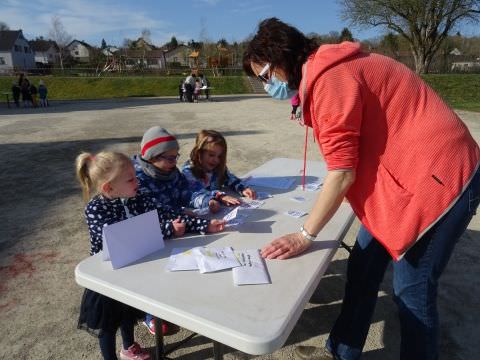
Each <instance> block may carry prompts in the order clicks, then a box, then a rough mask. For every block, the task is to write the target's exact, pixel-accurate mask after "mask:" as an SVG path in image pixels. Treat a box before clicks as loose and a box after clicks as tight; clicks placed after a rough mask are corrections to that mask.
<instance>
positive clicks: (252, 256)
mask: <svg viewBox="0 0 480 360" xmlns="http://www.w3.org/2000/svg"><path fill="white" fill-rule="evenodd" d="M234 252H235V256H236V257H237V259H238V261H240V264H241V266H239V267H236V268H233V269H232V272H233V283H234V284H235V285H255V284H270V276H269V275H268V270H267V266H266V264H265V261H264V260H263V258H262V257H261V256H260V251H259V250H258V249H248V250H235V251H234Z"/></svg>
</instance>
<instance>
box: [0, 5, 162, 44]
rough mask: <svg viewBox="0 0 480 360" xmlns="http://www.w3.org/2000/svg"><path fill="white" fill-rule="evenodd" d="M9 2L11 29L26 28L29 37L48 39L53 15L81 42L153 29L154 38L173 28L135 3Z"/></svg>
mask: <svg viewBox="0 0 480 360" xmlns="http://www.w3.org/2000/svg"><path fill="white" fill-rule="evenodd" d="M5 1H6V4H5V5H2V18H3V19H5V20H4V21H5V22H6V23H7V25H8V26H9V27H10V28H11V29H23V31H24V33H25V35H26V36H27V37H29V38H33V37H36V36H48V32H49V30H50V28H51V19H52V17H53V16H58V17H59V18H60V20H61V21H62V24H63V26H64V28H65V30H66V31H67V32H68V33H69V34H70V35H72V36H73V37H74V38H77V39H80V40H82V39H88V38H92V37H95V38H96V37H98V36H100V37H101V36H103V34H105V37H108V36H110V37H117V38H118V37H120V36H123V37H132V38H136V37H138V36H139V35H140V32H141V30H142V29H145V28H147V29H149V30H150V31H151V32H152V35H153V34H155V33H157V32H159V31H161V30H163V31H165V30H167V29H168V27H169V26H171V24H170V23H169V22H167V21H162V20H158V19H155V18H153V17H151V16H150V15H149V14H148V13H146V12H143V11H139V10H138V8H136V7H135V4H134V3H133V4H132V5H131V6H129V5H127V4H118V2H113V1H111V0H110V1H102V2H99V1H95V0H83V1H79V0H71V1H64V0H36V1H32V2H24V1H19V0H5ZM152 38H153V36H152Z"/></svg>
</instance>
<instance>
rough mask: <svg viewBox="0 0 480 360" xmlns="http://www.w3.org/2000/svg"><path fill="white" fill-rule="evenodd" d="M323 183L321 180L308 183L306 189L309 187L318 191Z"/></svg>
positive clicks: (310, 189) (309, 189)
mask: <svg viewBox="0 0 480 360" xmlns="http://www.w3.org/2000/svg"><path fill="white" fill-rule="evenodd" d="M322 185H323V183H322V182H321V181H315V182H312V183H308V184H306V185H305V189H307V190H308V191H317V190H318V189H320V187H321V186H322Z"/></svg>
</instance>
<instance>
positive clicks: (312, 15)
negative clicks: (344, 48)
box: [0, 0, 480, 45]
mask: <svg viewBox="0 0 480 360" xmlns="http://www.w3.org/2000/svg"><path fill="white" fill-rule="evenodd" d="M54 15H56V16H58V17H59V18H60V19H61V21H62V23H63V25H64V27H65V29H66V30H67V32H68V33H69V34H71V35H72V37H73V38H76V39H79V40H84V41H86V42H88V43H91V44H92V45H100V42H101V40H102V38H104V39H105V40H106V41H107V43H108V44H111V45H121V44H122V42H123V39H124V38H131V39H136V38H138V37H139V36H140V33H141V31H142V29H144V28H147V29H149V30H150V31H151V34H152V35H151V39H152V42H153V43H154V44H155V45H162V44H163V43H165V42H166V41H169V40H170V38H171V37H172V36H176V37H177V39H178V40H180V41H188V40H190V39H195V40H197V41H198V40H202V39H204V38H207V39H209V40H213V41H217V40H218V39H220V38H225V39H227V40H228V41H230V42H233V41H241V40H243V39H245V38H246V37H247V36H248V35H249V34H252V33H254V32H255V29H256V26H257V24H258V22H259V21H260V20H262V19H264V18H267V17H271V16H276V17H278V18H280V19H281V20H283V21H285V22H288V23H290V24H291V25H293V26H296V27H297V28H299V29H300V30H301V31H303V32H305V33H309V32H317V33H320V34H327V33H329V32H330V31H338V32H340V31H341V30H342V29H343V28H344V27H345V26H348V23H346V22H344V21H343V20H342V19H341V17H340V8H339V7H338V5H337V2H336V1H335V0H310V1H308V0H289V1H287V0H276V1H275V0H261V1H260V0H169V1H165V0H156V1H155V0H135V1H131V0H130V1H128V0H83V1H79V0H29V1H25V0H0V21H3V22H5V23H7V25H8V26H9V27H10V28H11V29H19V28H21V29H23V32H24V34H25V35H26V36H27V38H29V39H31V38H34V37H36V36H45V37H47V36H48V32H49V29H50V24H51V18H52V16H54ZM350 29H351V31H352V32H353V35H354V37H355V38H358V39H368V38H372V37H375V36H379V35H381V34H382V33H383V30H381V29H370V30H363V31H361V30H359V29H355V28H352V27H350ZM460 30H461V32H462V34H464V35H467V36H472V35H480V26H463V27H461V28H460Z"/></svg>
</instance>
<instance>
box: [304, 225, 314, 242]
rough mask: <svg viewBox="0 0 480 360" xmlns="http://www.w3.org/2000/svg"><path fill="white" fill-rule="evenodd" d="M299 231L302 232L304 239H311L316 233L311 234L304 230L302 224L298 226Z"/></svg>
mask: <svg viewBox="0 0 480 360" xmlns="http://www.w3.org/2000/svg"><path fill="white" fill-rule="evenodd" d="M300 232H301V233H302V236H303V238H304V239H307V240H310V241H313V240H315V239H316V238H317V235H312V234H310V233H309V232H308V231H307V230H305V228H304V227H303V225H302V226H301V227H300Z"/></svg>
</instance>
